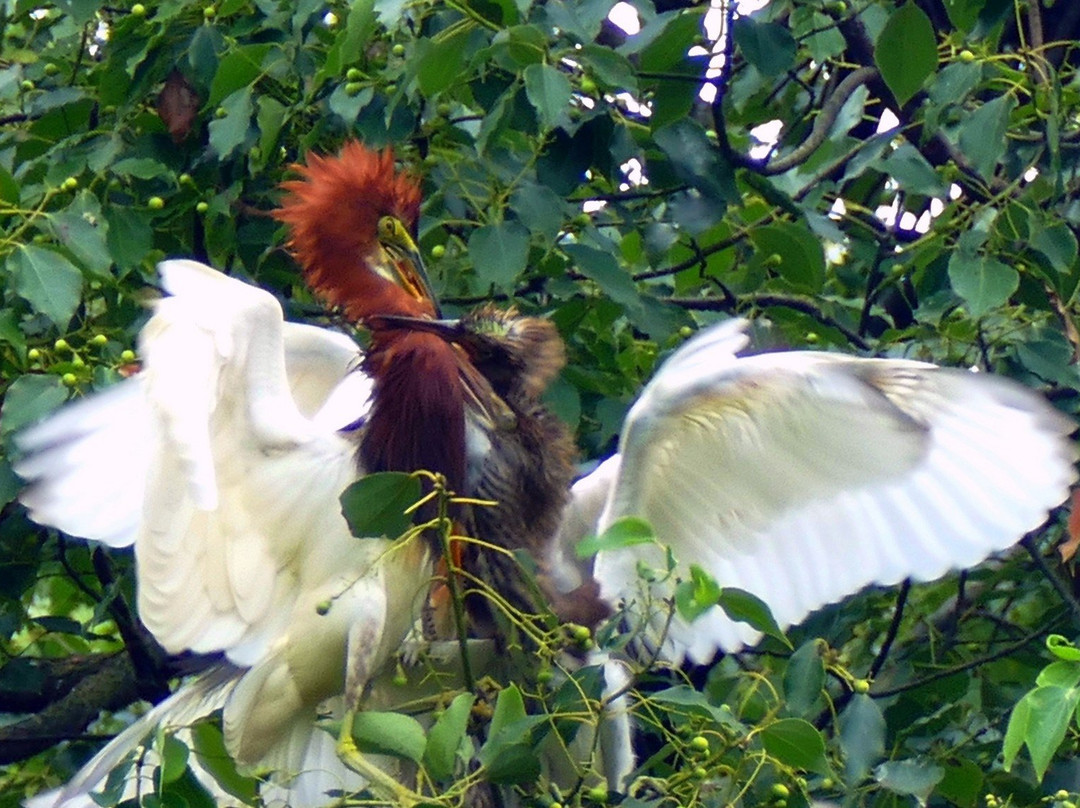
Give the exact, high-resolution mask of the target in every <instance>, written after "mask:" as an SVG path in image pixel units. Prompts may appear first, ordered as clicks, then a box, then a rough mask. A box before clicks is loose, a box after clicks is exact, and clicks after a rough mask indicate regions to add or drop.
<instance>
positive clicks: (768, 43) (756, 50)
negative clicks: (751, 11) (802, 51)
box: [732, 16, 798, 76]
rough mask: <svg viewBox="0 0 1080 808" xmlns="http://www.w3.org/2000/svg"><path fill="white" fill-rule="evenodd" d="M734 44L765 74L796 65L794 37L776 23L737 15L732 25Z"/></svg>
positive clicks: (768, 74) (779, 72)
mask: <svg viewBox="0 0 1080 808" xmlns="http://www.w3.org/2000/svg"><path fill="white" fill-rule="evenodd" d="M732 33H733V34H734V36H735V45H736V46H737V47H738V48H739V50H741V51H742V53H743V56H745V57H746V61H748V62H749V63H750V64H752V65H753V66H754V67H756V68H757V69H758V70H759V71H761V73H762V74H764V75H766V76H779V75H780V74H782V73H786V72H787V71H788V70H790V69H791V68H792V67H794V65H795V51H796V49H797V47H798V46H797V45H796V43H795V38H794V37H793V36H792V35H791V32H790V31H788V29H787V27H785V26H783V25H781V24H780V23H778V22H758V21H757V20H756V19H754V18H753V17H744V16H740V17H738V18H737V19H736V20H735V25H734V27H733V28H732Z"/></svg>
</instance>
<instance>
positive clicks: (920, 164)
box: [877, 141, 949, 196]
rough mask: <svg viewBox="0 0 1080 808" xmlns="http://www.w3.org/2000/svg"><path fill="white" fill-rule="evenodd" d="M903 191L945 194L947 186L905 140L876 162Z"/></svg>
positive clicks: (916, 150) (936, 194) (927, 194)
mask: <svg viewBox="0 0 1080 808" xmlns="http://www.w3.org/2000/svg"><path fill="white" fill-rule="evenodd" d="M877 167H878V169H879V170H880V171H882V172H883V173H885V174H888V175H889V176H890V177H892V178H893V179H895V180H896V182H897V183H898V184H899V185H900V187H901V188H903V189H904V190H905V191H910V192H911V193H915V194H922V195H924V196H945V195H946V194H947V193H948V190H949V189H948V186H947V185H946V184H945V182H944V181H943V180H942V179H941V177H939V176H938V173H937V172H936V171H935V170H934V167H933V166H932V165H930V163H929V161H927V159H926V158H925V157H923V156H922V153H921V152H919V150H918V149H916V148H915V147H914V146H912V145H911V144H910V143H908V142H907V141H905V142H904V143H901V144H900V146H898V147H897V148H896V150H895V151H893V152H891V153H890V154H889V155H888V156H887V157H886V158H885V159H884V160H881V161H880V162H879V164H878V166H877Z"/></svg>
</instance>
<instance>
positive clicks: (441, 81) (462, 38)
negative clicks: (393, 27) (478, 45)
mask: <svg viewBox="0 0 1080 808" xmlns="http://www.w3.org/2000/svg"><path fill="white" fill-rule="evenodd" d="M468 42H469V29H468V28H460V29H458V30H457V31H455V32H454V33H453V34H451V35H450V36H447V37H445V38H439V39H422V40H419V41H418V42H417V52H416V54H415V55H414V57H413V58H414V60H415V64H416V81H417V83H418V84H419V85H420V92H422V93H423V94H424V95H426V96H433V95H437V94H439V93H441V92H442V91H443V90H446V89H447V88H449V87H451V86H453V84H454V82H456V81H458V80H459V71H460V69H461V65H462V63H463V62H464V61H465V46H466V45H467V44H468Z"/></svg>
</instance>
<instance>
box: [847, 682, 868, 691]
mask: <svg viewBox="0 0 1080 808" xmlns="http://www.w3.org/2000/svg"><path fill="white" fill-rule="evenodd" d="M851 689H852V690H854V691H855V692H856V693H869V692H870V683H869V682H868V681H866V680H865V679H856V680H855V681H853V682H852V683H851Z"/></svg>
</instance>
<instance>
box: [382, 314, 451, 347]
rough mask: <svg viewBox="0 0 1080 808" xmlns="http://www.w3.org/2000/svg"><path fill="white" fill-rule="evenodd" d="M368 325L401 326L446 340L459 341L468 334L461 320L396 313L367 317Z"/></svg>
mask: <svg viewBox="0 0 1080 808" xmlns="http://www.w3.org/2000/svg"><path fill="white" fill-rule="evenodd" d="M367 323H368V325H369V326H374V327H376V328H403V329H408V330H410V331H424V332H426V333H428V334H437V335H438V336H440V337H442V338H443V339H444V340H446V341H447V342H460V341H462V340H463V339H465V338H467V337H469V336H470V332H469V331H468V330H467V329H466V328H465V326H464V325H462V323H461V320H428V319H425V318H423V317H406V316H403V315H398V314H376V315H374V316H372V317H368V318H367Z"/></svg>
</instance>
